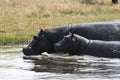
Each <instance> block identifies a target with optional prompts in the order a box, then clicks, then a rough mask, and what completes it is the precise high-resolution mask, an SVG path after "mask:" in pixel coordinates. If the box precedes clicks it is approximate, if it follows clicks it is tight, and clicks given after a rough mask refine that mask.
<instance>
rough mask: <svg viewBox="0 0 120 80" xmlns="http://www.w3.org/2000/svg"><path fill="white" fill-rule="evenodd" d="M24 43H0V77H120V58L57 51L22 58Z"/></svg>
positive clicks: (49, 79)
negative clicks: (57, 52) (55, 52)
mask: <svg viewBox="0 0 120 80" xmlns="http://www.w3.org/2000/svg"><path fill="white" fill-rule="evenodd" d="M23 46H25V45H17V46H1V47H0V80H73V79H74V80H81V79H82V80H101V79H102V80H119V79H120V59H117V58H98V57H93V56H68V55H56V54H49V55H48V54H47V56H46V55H42V56H32V57H31V56H29V57H24V58H26V59H23V56H24V55H23V54H22V52H21V50H22V47H23Z"/></svg>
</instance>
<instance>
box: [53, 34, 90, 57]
mask: <svg viewBox="0 0 120 80" xmlns="http://www.w3.org/2000/svg"><path fill="white" fill-rule="evenodd" d="M88 43H89V40H88V39H86V38H84V37H82V36H79V35H77V34H72V33H69V34H68V35H67V36H64V37H63V39H62V40H61V41H59V42H58V43H55V44H54V48H55V50H56V51H57V52H65V53H69V54H70V55H78V54H79V53H78V51H79V50H82V49H83V47H85V46H86V45H87V44H88Z"/></svg>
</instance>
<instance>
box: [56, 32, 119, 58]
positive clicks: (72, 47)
mask: <svg viewBox="0 0 120 80" xmlns="http://www.w3.org/2000/svg"><path fill="white" fill-rule="evenodd" d="M54 48H55V50H56V51H57V52H64V53H69V55H91V56H97V57H106V58H120V41H102V40H90V39H87V38H85V37H83V36H80V35H77V34H72V33H70V34H68V35H67V36H64V37H63V39H62V40H60V41H59V42H58V43H55V44H54Z"/></svg>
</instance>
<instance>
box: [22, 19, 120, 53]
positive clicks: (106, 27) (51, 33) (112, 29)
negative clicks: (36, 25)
mask: <svg viewBox="0 0 120 80" xmlns="http://www.w3.org/2000/svg"><path fill="white" fill-rule="evenodd" d="M69 32H71V33H74V34H78V35H81V36H83V37H86V38H88V39H94V40H104V41H113V40H114V41H119V40H120V21H104V22H89V23H78V24H71V25H64V26H57V27H54V28H48V29H41V30H40V32H39V33H38V34H37V35H36V36H34V37H33V40H32V41H31V42H30V43H29V44H28V46H27V47H24V48H23V53H24V55H40V54H41V53H42V52H48V53H54V52H56V51H55V49H54V43H56V42H58V41H60V40H61V39H62V38H63V37H64V35H67V34H68V33H69Z"/></svg>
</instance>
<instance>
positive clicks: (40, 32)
mask: <svg viewBox="0 0 120 80" xmlns="http://www.w3.org/2000/svg"><path fill="white" fill-rule="evenodd" d="M42 34H44V30H43V29H41V28H40V31H39V34H38V36H40V35H42Z"/></svg>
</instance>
